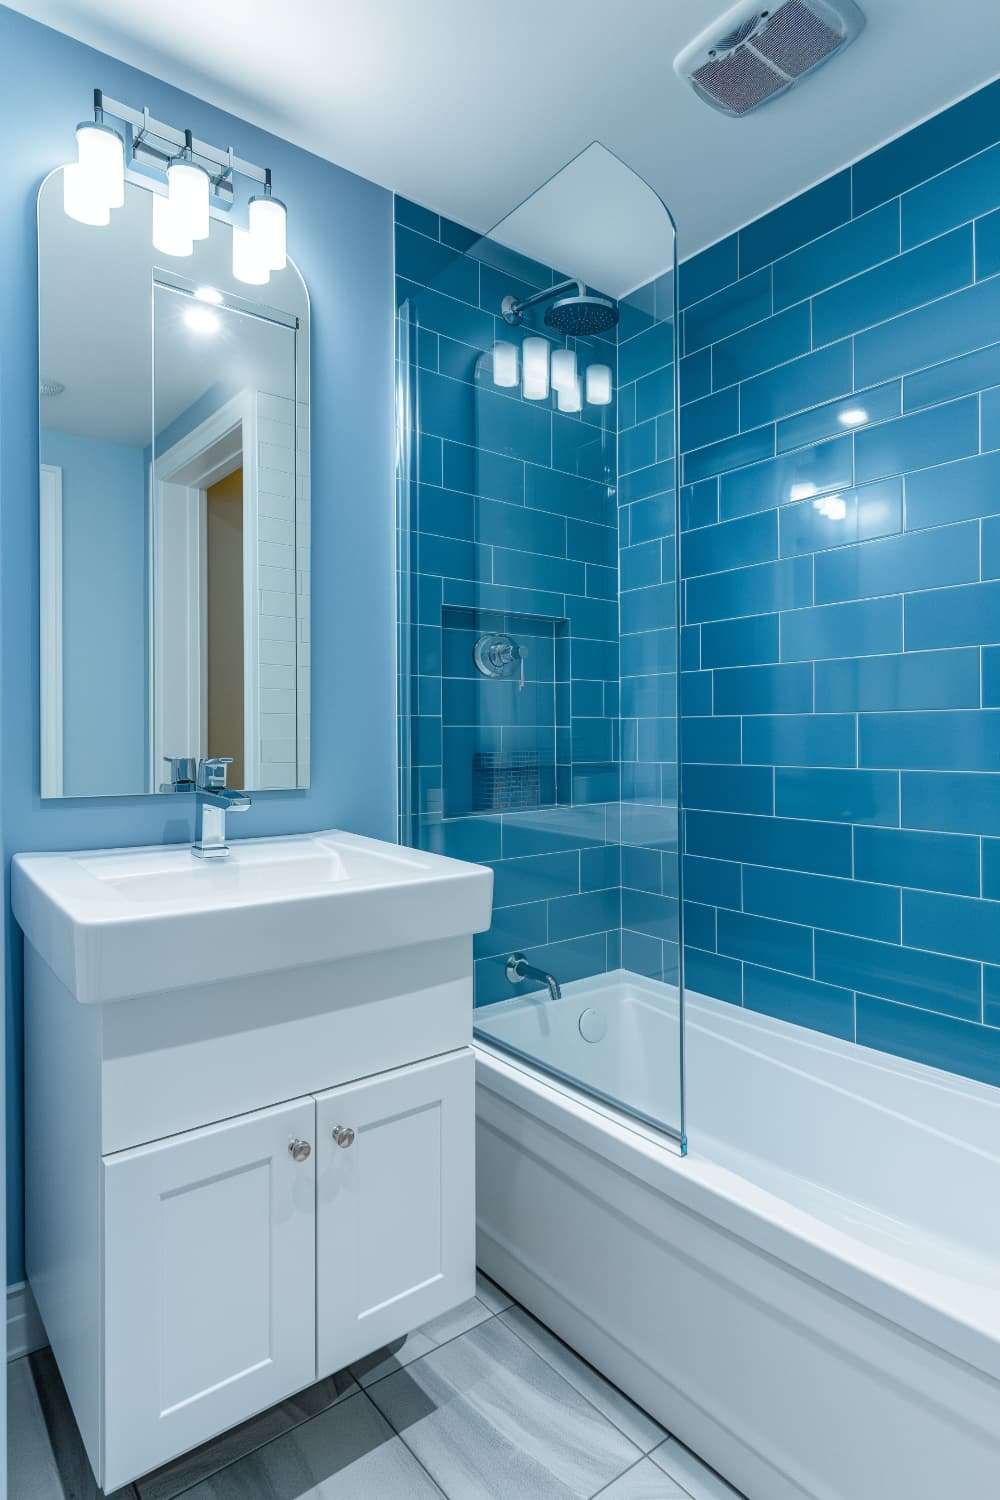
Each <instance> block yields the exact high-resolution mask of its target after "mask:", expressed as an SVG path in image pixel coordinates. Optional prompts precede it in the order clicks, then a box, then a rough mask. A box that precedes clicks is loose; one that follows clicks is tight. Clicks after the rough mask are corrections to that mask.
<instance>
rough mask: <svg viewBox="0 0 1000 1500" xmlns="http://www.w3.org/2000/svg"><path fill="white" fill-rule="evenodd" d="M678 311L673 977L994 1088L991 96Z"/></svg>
mask: <svg viewBox="0 0 1000 1500" xmlns="http://www.w3.org/2000/svg"><path fill="white" fill-rule="evenodd" d="M680 287H681V304H682V308H683V312H682V315H681V327H680V338H681V350H680V353H681V376H682V378H681V399H682V407H681V416H680V431H681V437H682V444H681V450H682V451H681V459H680V462H681V482H682V486H683V488H682V503H681V526H682V539H681V558H682V582H681V588H682V595H681V606H682V621H683V627H682V628H683V655H682V662H683V666H684V668H685V670H684V672H683V674H682V691H681V701H682V703H683V705H684V708H683V714H684V717H683V724H682V749H683V767H682V784H683V798H682V801H683V804H684V814H683V823H684V829H683V840H684V849H685V851H686V852H685V858H684V871H685V877H686V896H687V901H688V906H687V907H686V909H685V917H686V927H685V940H686V950H685V962H686V975H687V982H688V984H689V986H690V987H691V988H692V989H695V990H701V991H703V992H705V993H708V994H712V995H715V996H717V997H719V998H721V999H724V1000H727V1001H730V1002H732V1003H734V1004H743V1005H745V1006H747V1007H750V1008H752V1009H755V1010H759V1011H762V1012H764V1013H766V1014H769V1015H773V1016H778V1017H781V1018H783V1019H785V1020H790V1021H794V1022H797V1023H798V1024H800V1025H805V1026H811V1027H814V1028H816V1029H817V1030H820V1031H826V1032H829V1033H831V1034H833V1035H835V1036H838V1037H843V1038H847V1039H849V1040H854V1041H857V1042H858V1043H860V1044H862V1045H865V1046H869V1047H876V1048H881V1049H884V1050H887V1051H890V1052H896V1053H899V1054H901V1055H903V1056H906V1057H910V1058H914V1059H917V1060H919V1061H922V1062H927V1063H931V1064H935V1065H937V1066H940V1067H943V1068H948V1069H952V1070H954V1071H957V1072H960V1073H965V1074H968V1075H970V1076H972V1077H975V1078H979V1079H984V1080H987V1081H990V1082H992V1083H1000V936H998V934H1000V842H998V840H1000V583H998V582H996V581H994V580H996V579H998V578H1000V84H993V85H991V86H990V87H988V88H986V89H983V90H981V91H980V93H978V94H977V95H974V96H973V97H972V98H970V99H966V100H964V101H962V102H961V103H960V104H958V105H956V106H954V107H953V108H952V109H950V110H947V111H945V112H944V113H943V114H941V115H939V116H938V117H936V118H935V119H933V120H930V121H927V122H926V123H925V124H923V125H921V126H919V127H918V128H917V129H916V130H914V131H911V132H910V133H909V135H907V136H904V137H902V138H900V139H899V140H897V141H893V142H892V143H890V144H889V145H888V146H885V147H883V148H882V149H881V150H879V151H877V152H875V153H874V154H873V155H872V156H870V157H868V158H866V159H865V160H864V161H861V162H858V163H857V164H855V166H854V167H852V168H850V169H849V170H847V171H845V172H842V173H839V174H837V176H835V177H833V178H831V179H830V180H829V181H828V182H826V183H822V184H820V185H819V187H817V188H813V189H811V190H810V191H809V192H808V193H805V194H803V195H802V197H801V198H799V199H796V200H794V202H793V203H790V204H786V205H784V206H783V207H782V208H780V209H778V210H776V211H775V212H774V213H772V214H769V215H767V216H766V217H765V218H764V219H762V220H760V221H758V222H757V223H755V224H752V225H749V226H748V227H747V228H745V229H743V230H741V231H740V233H739V234H738V235H736V236H733V237H731V238H730V239H729V240H726V241H723V242H722V243H721V244H720V245H717V246H713V247H712V248H711V249H710V250H707V251H705V252H703V253H702V254H701V255H698V256H696V257H694V258H693V259H692V260H690V261H688V262H686V263H685V264H684V265H683V266H682V268H681V271H680ZM641 295H642V293H640V294H639V296H640V297H641ZM669 409H670V408H669V406H668V404H667V403H666V402H664V403H663V405H662V407H661V408H660V410H661V411H662V412H664V413H665V412H667V411H668V410H669ZM623 410H624V407H623ZM657 414H658V413H657V411H655V410H654V409H652V408H651V407H650V406H649V405H648V403H647V405H646V406H645V408H644V418H645V420H646V421H647V422H649V421H651V420H652V419H653V418H654V417H655V416H656V415H657ZM623 421H624V416H623ZM625 437H626V434H623V438H625ZM628 441H629V444H630V451H634V452H637V453H638V452H640V451H643V450H640V447H639V443H640V441H641V440H640V439H638V438H636V439H632V438H631V437H629V438H628ZM646 441H647V442H648V440H646ZM622 514H623V522H622V553H621V557H622V571H621V583H622V588H623V590H624V589H626V588H628V587H630V586H632V585H633V584H634V586H635V587H636V588H641V587H644V586H646V583H647V575H646V572H645V569H646V568H647V567H648V566H650V562H649V559H652V558H653V556H654V553H653V552H652V551H649V552H648V553H647V552H643V553H642V556H641V557H640V556H639V555H636V557H635V558H634V560H633V559H629V560H628V561H626V558H627V557H628V553H629V550H630V549H629V545H628V542H629V535H628V527H627V519H628V518H627V513H626V512H625V511H623V513H622ZM666 520H667V518H666V515H665V513H662V514H661V517H660V529H659V530H656V529H651V525H650V524H646V523H644V524H643V527H642V537H643V546H644V548H650V547H651V545H652V543H654V542H655V541H656V539H657V538H660V539H662V540H663V541H664V542H666V541H667V540H669V538H670V534H671V528H670V526H669V525H667V524H666ZM653 526H654V527H655V521H654V522H653ZM632 541H633V542H634V541H635V538H634V537H633V538H632ZM626 598H627V595H626V594H624V593H623V601H624V600H625V599H626ZM624 617H625V614H624V610H623V618H624ZM629 618H630V619H631V620H632V621H633V624H634V628H635V630H636V631H646V632H652V631H653V629H654V615H653V614H652V613H651V614H649V615H648V616H646V615H643V614H642V613H639V612H636V611H630V612H629ZM663 623H664V622H661V624H663ZM623 643H624V638H623ZM627 659H628V660H639V659H640V657H639V655H638V648H637V647H635V646H633V647H632V649H631V650H630V652H629V654H628V658H626V654H625V652H624V650H623V657H622V661H623V668H622V670H623V672H624V671H625V670H626V666H625V663H626V660H627ZM635 701H636V702H637V706H638V711H640V712H644V711H650V712H651V710H647V709H646V704H645V702H644V701H643V700H641V699H640V700H635ZM658 876H659V878H660V879H661V880H662V870H658V869H657V867H656V865H655V861H653V860H651V859H649V858H645V859H644V860H639V859H637V858H635V857H633V858H630V859H629V860H627V861H626V862H625V865H624V874H623V880H624V881H626V882H629V881H631V882H632V883H633V884H636V885H643V884H645V885H649V883H650V882H655V880H656V879H657V877H658ZM651 888H652V889H654V890H656V891H660V890H661V889H662V887H661V886H655V885H654V886H652V887H651ZM713 910H714V914H715V920H714V922H713V921H712V920H711V913H712V912H713ZM689 913H693V914H694V915H690V914H689ZM638 930H639V931H652V930H653V929H652V928H651V927H649V926H648V925H647V926H644V927H640V928H639V929H638ZM623 951H626V952H628V951H636V950H634V949H633V950H630V949H629V948H628V946H627V945H626V948H625V949H624V950H623ZM645 956H646V957H647V959H648V954H647V955H645Z"/></svg>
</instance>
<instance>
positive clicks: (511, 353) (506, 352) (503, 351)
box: [493, 339, 518, 389]
mask: <svg viewBox="0 0 1000 1500" xmlns="http://www.w3.org/2000/svg"><path fill="white" fill-rule="evenodd" d="M517 364H518V359H517V345H516V344H510V343H508V342H507V340H506V339H497V341H496V343H495V344H494V345H493V384H494V385H499V386H502V387H503V388H504V389H508V388H509V387H511V386H515V385H517V381H518V370H517Z"/></svg>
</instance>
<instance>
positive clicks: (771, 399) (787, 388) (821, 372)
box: [740, 339, 852, 427]
mask: <svg viewBox="0 0 1000 1500" xmlns="http://www.w3.org/2000/svg"><path fill="white" fill-rule="evenodd" d="M851 376H852V359H851V341H850V339H844V340H842V341H841V342H840V343H839V344H830V345H828V346H827V348H825V349H817V350H816V351H815V353H813V354H803V355H802V356H801V358H799V359H792V360H789V361H788V363H787V364H783V365H779V366H778V367H777V369H774V370H768V371H767V372H766V373H765V374H763V375H757V376H755V377H754V378H753V379H751V380H745V381H744V382H743V384H742V385H741V386H740V417H741V425H742V426H743V427H759V426H761V425H762V424H763V423H765V422H772V421H774V420H775V419H776V418H780V417H787V416H789V415H790V414H791V413H792V412H797V411H803V410H804V409H805V408H806V407H808V406H816V405H817V404H818V403H819V402H821V401H830V400H832V399H833V398H834V397H835V396H844V395H847V394H848V393H849V392H850V390H851Z"/></svg>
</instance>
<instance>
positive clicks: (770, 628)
mask: <svg viewBox="0 0 1000 1500" xmlns="http://www.w3.org/2000/svg"><path fill="white" fill-rule="evenodd" d="M777 660H778V616H777V615H751V616H750V617H749V619H745V620H716V621H712V622H709V623H708V624H706V625H704V626H702V631H701V665H702V666H703V667H750V666H760V665H763V664H765V663H767V662H776V661H777Z"/></svg>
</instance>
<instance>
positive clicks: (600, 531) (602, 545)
mask: <svg viewBox="0 0 1000 1500" xmlns="http://www.w3.org/2000/svg"><path fill="white" fill-rule="evenodd" d="M615 542H616V533H615V532H614V531H613V530H612V528H611V527H610V526H600V525H595V524H593V523H592V522H590V521H577V520H575V519H574V518H573V517H571V516H570V517H567V519H566V554H567V556H568V557H575V558H577V559H579V561H580V562H590V563H600V564H603V566H605V567H610V566H613V565H614V563H615V562H616V561H617V554H616V548H615Z"/></svg>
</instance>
